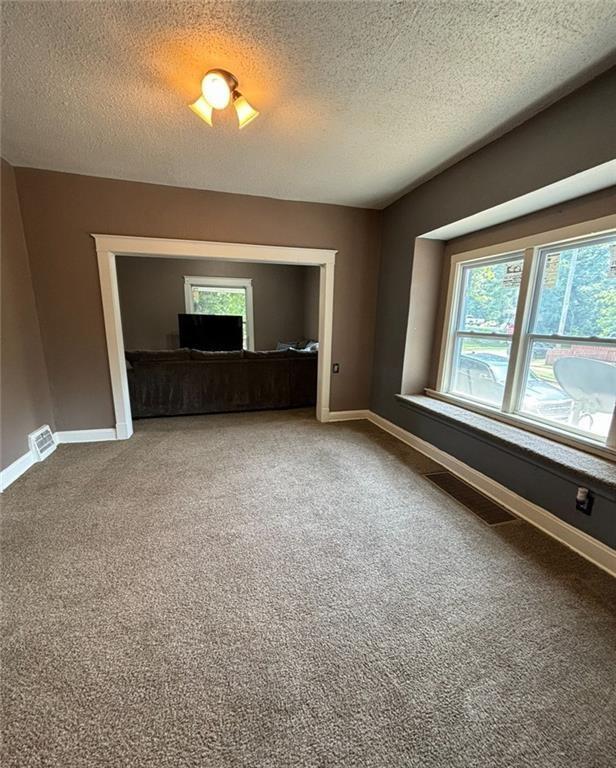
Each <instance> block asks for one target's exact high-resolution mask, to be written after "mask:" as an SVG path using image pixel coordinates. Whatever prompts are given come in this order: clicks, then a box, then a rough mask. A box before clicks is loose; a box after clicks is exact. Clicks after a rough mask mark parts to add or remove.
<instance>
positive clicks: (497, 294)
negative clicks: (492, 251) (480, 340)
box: [458, 256, 524, 334]
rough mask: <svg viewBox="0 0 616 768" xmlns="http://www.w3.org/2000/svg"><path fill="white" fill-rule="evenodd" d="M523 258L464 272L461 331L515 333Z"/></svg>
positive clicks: (459, 327)
mask: <svg viewBox="0 0 616 768" xmlns="http://www.w3.org/2000/svg"><path fill="white" fill-rule="evenodd" d="M523 264H524V262H523V260H522V257H521V256H520V257H518V258H512V259H510V260H509V261H499V262H497V263H494V264H484V265H481V266H479V265H477V266H466V267H463V269H462V294H461V297H460V315H459V324H458V330H460V331H481V332H488V333H509V334H511V333H513V326H514V322H515V311H516V307H517V303H518V294H519V292H520V281H521V279H522V267H523Z"/></svg>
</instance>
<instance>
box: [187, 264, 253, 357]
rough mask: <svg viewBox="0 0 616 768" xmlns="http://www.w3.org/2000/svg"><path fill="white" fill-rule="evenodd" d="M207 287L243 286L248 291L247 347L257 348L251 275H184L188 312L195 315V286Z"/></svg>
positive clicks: (249, 348) (251, 349)
mask: <svg viewBox="0 0 616 768" xmlns="http://www.w3.org/2000/svg"><path fill="white" fill-rule="evenodd" d="M195 285H196V286H200V287H206V288H223V289H224V288H242V289H244V291H245V292H246V348H247V349H248V350H250V351H251V352H254V349H255V319H254V302H253V292H252V278H250V277H204V276H202V275H185V276H184V306H185V309H186V313H187V314H189V315H194V314H195V312H193V303H192V289H193V286H195Z"/></svg>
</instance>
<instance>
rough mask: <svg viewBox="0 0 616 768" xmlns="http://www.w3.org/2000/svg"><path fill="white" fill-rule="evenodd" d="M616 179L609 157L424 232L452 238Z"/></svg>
mask: <svg viewBox="0 0 616 768" xmlns="http://www.w3.org/2000/svg"><path fill="white" fill-rule="evenodd" d="M615 183H616V160H608V162H606V163H602V164H601V165H597V166H594V167H593V168H588V169H587V170H585V171H580V173H576V174H575V175H574V176H569V177H568V178H566V179H561V180H560V181H556V182H554V183H553V184H548V185H547V186H545V187H541V188H540V189H536V190H534V191H533V192H528V193H527V194H525V195H522V196H521V197H516V198H514V199H513V200H507V201H506V202H505V203H501V204H500V205H495V206H493V207H492V208H486V209H485V210H483V211H479V212H478V213H474V214H472V215H471V216H466V217H465V218H464V219H458V221H452V222H451V223H449V224H446V225H445V226H442V227H438V229H433V230H432V231H431V232H426V234H425V235H422V237H425V238H427V239H430V240H453V239H455V238H457V237H462V236H463V235H468V234H469V233H471V232H478V231H479V230H481V229H486V228H488V227H495V226H497V225H498V224H503V223H505V222H506V221H510V220H511V219H517V218H519V217H520V216H526V215H527V214H529V213H534V212H535V211H539V210H541V209H542V208H549V207H551V206H553V205H559V204H560V203H564V202H567V201H568V200H575V198H577V197H582V196H583V195H588V194H591V193H592V192H597V191H598V190H600V189H606V188H607V187H611V186H612V185H613V184H615Z"/></svg>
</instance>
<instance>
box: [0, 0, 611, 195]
mask: <svg viewBox="0 0 616 768" xmlns="http://www.w3.org/2000/svg"><path fill="white" fill-rule="evenodd" d="M2 21H3V24H2V63H3V69H2V114H3V117H2V120H3V124H2V129H3V135H2V153H3V155H4V156H5V157H6V158H7V159H8V160H9V161H10V162H11V163H13V164H15V165H26V166H34V167H40V168H50V169H54V170H62V171H71V172H74V173H84V174H93V175H98V176H108V177H116V178H123V179H134V180H139V181H148V182H157V183H162V184H173V185H178V186H187V187H197V188H205V189H214V190H224V191H227V192H242V193H246V194H254V195H266V196H271V197H277V198H286V199H293V200H310V201H320V202H331V203H342V204H346V205H359V206H374V207H380V206H382V205H384V204H385V203H387V202H389V201H391V200H392V199H395V198H396V197H397V196H399V195H400V193H401V192H402V191H404V190H405V189H406V188H408V187H409V186H411V185H412V184H413V183H416V182H417V181H418V180H419V179H422V178H425V177H426V176H427V175H429V174H430V173H432V172H434V170H435V169H437V168H442V167H444V166H445V165H447V164H448V163H449V162H451V161H452V160H453V159H454V158H457V157H460V156H461V155H462V154H464V153H465V152H468V151H469V150H470V149H471V148H474V147H476V146H478V145H479V144H480V143H481V142H482V140H485V139H486V138H487V137H489V136H493V135H495V134H497V133H498V132H502V131H503V130H504V128H505V127H507V126H511V125H512V124H514V123H517V122H520V121H521V119H523V118H524V117H526V116H527V115H529V114H531V113H533V112H535V111H536V110H537V109H538V108H539V107H540V106H541V105H543V104H545V103H546V102H547V101H549V100H551V99H553V98H554V95H555V94H558V93H562V92H564V91H565V90H568V89H571V87H572V86H573V85H577V84H579V83H580V82H582V81H584V80H586V79H588V78H589V77H590V76H591V75H592V74H595V73H596V72H597V71H598V70H599V69H604V68H606V67H607V60H606V57H609V56H610V53H611V49H612V52H613V46H614V40H616V2H615V0H596V1H595V0H577V1H575V2H573V1H570V0H561V1H559V2H550V1H549V0H519V1H517V2H516V1H515V0H507V1H503V2H501V1H499V2H471V1H469V0H457V1H455V0H450V1H449V2H438V0H419V1H418V2H396V3H391V2H359V1H358V2H317V1H315V2H285V1H281V2H242V1H240V0H238V1H237V2H232V3H223V2H216V3H207V2H199V3H196V2H156V1H154V2H145V3H142V2H129V3H124V2H111V1H108V2H104V3H99V2H68V3H64V2H40V3H39V2H15V3H11V2H8V3H7V2H3V3H2ZM214 66H219V67H224V68H226V69H229V70H231V71H232V72H233V73H235V74H236V75H237V76H238V78H239V80H240V88H241V90H242V91H244V93H245V95H246V96H247V98H248V99H249V101H251V102H253V103H254V105H255V106H256V107H257V108H258V109H259V110H260V111H261V116H260V117H259V119H258V120H256V121H255V122H254V123H252V124H251V125H250V126H248V127H246V128H245V129H244V130H243V131H241V132H239V131H238V130H237V127H236V125H235V123H234V121H233V114H232V113H231V112H229V114H227V113H219V114H218V115H217V116H219V117H220V118H221V119H219V120H218V122H217V123H216V124H215V128H214V129H211V128H209V127H208V126H207V125H205V123H202V122H201V121H200V120H199V119H198V118H197V117H196V116H195V115H194V114H193V113H192V112H191V111H190V110H189V109H188V108H187V106H186V104H187V103H188V102H190V101H192V100H193V99H194V98H196V97H197V96H198V94H199V83H200V80H201V77H202V76H203V74H204V73H205V71H206V70H207V69H209V68H211V67H214Z"/></svg>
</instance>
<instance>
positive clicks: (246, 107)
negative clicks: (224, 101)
mask: <svg viewBox="0 0 616 768" xmlns="http://www.w3.org/2000/svg"><path fill="white" fill-rule="evenodd" d="M233 106H234V107H235V111H236V112H237V118H238V120H239V123H240V128H243V127H244V126H245V125H248V123H251V122H252V121H253V120H254V119H255V117H259V113H258V112H257V110H256V109H255V108H254V107H251V106H250V104H249V103H248V102H247V101H246V99H245V98H244V97H243V96H242V94H241V93H238V95H237V97H236V98H235V100H234V102H233Z"/></svg>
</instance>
